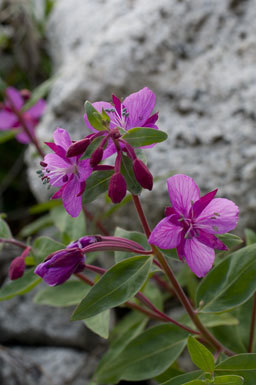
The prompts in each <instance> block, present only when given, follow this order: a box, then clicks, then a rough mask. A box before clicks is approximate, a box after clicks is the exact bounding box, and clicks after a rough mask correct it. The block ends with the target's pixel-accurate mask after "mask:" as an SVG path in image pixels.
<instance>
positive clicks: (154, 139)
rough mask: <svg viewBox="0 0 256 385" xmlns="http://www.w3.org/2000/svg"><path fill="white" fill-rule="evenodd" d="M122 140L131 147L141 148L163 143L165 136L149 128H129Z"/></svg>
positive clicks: (163, 133) (161, 132)
mask: <svg viewBox="0 0 256 385" xmlns="http://www.w3.org/2000/svg"><path fill="white" fill-rule="evenodd" d="M122 138H123V139H125V140H126V141H127V142H128V143H129V144H130V145H131V146H133V147H141V146H148V145H149V144H153V143H160V142H163V141H164V140H166V139H167V134H166V133H165V132H163V131H160V130H155V129H154V128H150V127H135V128H131V129H130V130H129V131H128V132H127V133H126V134H125V135H123V136H122Z"/></svg>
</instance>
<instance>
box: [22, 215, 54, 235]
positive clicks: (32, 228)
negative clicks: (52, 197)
mask: <svg viewBox="0 0 256 385" xmlns="http://www.w3.org/2000/svg"><path fill="white" fill-rule="evenodd" d="M51 225H53V220H52V218H51V216H50V215H49V214H46V215H44V216H43V217H40V218H38V219H36V220H35V221H33V222H31V223H29V224H28V225H26V226H24V227H23V229H22V230H21V232H20V236H21V237H29V236H30V235H33V234H36V233H37V232H38V231H39V230H42V229H44V228H46V227H49V226H51Z"/></svg>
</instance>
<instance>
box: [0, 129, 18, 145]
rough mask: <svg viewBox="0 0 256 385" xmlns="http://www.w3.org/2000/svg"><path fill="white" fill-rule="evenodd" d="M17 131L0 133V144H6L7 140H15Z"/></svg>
mask: <svg viewBox="0 0 256 385" xmlns="http://www.w3.org/2000/svg"><path fill="white" fill-rule="evenodd" d="M18 132H19V130H9V131H0V144H3V143H5V142H8V140H10V139H13V138H15V136H16V135H17V133H18Z"/></svg>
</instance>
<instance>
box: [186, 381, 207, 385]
mask: <svg viewBox="0 0 256 385" xmlns="http://www.w3.org/2000/svg"><path fill="white" fill-rule="evenodd" d="M202 384H203V385H206V383H205V381H202V380H193V381H189V382H186V383H185V384H184V385H202Z"/></svg>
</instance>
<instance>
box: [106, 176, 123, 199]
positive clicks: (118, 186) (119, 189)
mask: <svg viewBox="0 0 256 385" xmlns="http://www.w3.org/2000/svg"><path fill="white" fill-rule="evenodd" d="M125 194H126V182H125V179H124V177H123V175H122V174H121V173H120V172H117V173H115V174H114V175H113V176H112V178H111V179H110V183H109V186H108V196H109V197H110V199H111V200H112V202H113V203H120V202H121V201H122V200H123V198H124V197H125Z"/></svg>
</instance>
